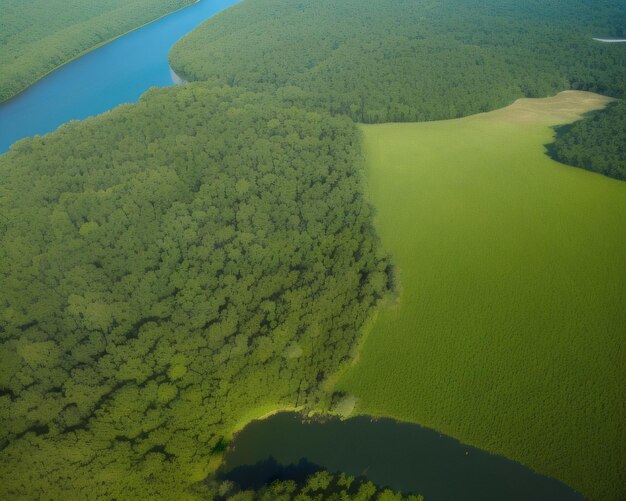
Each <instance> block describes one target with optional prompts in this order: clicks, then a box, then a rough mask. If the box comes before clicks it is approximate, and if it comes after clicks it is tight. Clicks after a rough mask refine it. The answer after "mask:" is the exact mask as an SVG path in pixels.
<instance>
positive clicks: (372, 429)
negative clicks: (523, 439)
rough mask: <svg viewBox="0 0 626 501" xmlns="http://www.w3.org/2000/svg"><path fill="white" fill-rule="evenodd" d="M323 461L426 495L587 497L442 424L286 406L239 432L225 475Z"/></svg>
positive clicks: (275, 473)
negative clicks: (306, 417)
mask: <svg viewBox="0 0 626 501" xmlns="http://www.w3.org/2000/svg"><path fill="white" fill-rule="evenodd" d="M290 465H291V466H290ZM319 469H328V470H330V471H332V472H339V471H343V472H346V473H348V474H350V475H353V476H359V475H365V476H367V478H368V479H369V480H371V481H372V482H374V483H375V484H377V485H379V486H386V487H391V488H393V489H395V490H399V491H403V492H406V493H415V494H422V495H424V496H425V498H426V500H427V501H461V500H468V501H474V500H475V501H491V500H493V501H518V500H519V501H530V500H532V501H544V500H545V501H565V500H568V501H569V500H576V501H580V500H582V499H584V498H583V496H581V495H580V494H578V493H577V492H575V491H574V490H572V489H571V488H569V487H567V486H566V485H564V484H562V483H560V482H558V481H557V480H554V479H551V478H548V477H544V476H542V475H538V474H536V473H534V472H532V471H531V470H529V469H528V468H526V467H524V466H522V465H520V464H519V463H515V462H514V461H510V460H508V459H506V458H503V457H500V456H494V455H491V454H488V453H486V452H483V451H481V450H478V449H475V448H473V447H469V446H466V445H463V444H461V443H460V442H457V441H456V440H453V439H451V438H449V437H446V436H445V435H441V434H439V433H437V432H435V431H432V430H429V429H426V428H422V427H420V426H417V425H412V424H407V423H399V422H396V421H393V420H391V419H379V420H375V421H373V420H372V419H371V418H368V417H363V416H361V417H356V418H352V419H348V420H345V421H340V420H338V419H329V420H327V421H324V422H319V421H312V422H306V423H303V422H302V419H301V417H300V416H299V415H297V414H293V413H287V412H285V413H280V414H277V415H275V416H272V417H270V418H268V419H265V420H262V421H253V422H252V423H251V424H250V425H248V426H247V427H246V428H245V429H244V430H243V431H241V433H240V434H238V435H237V436H236V438H235V440H234V442H233V444H232V445H231V448H230V450H229V451H228V452H227V454H226V460H225V464H224V465H223V467H222V468H221V470H220V472H219V476H220V477H222V478H225V479H231V480H234V481H236V482H238V483H239V484H240V485H242V486H243V487H250V486H254V487H257V486H259V485H262V484H263V483H266V482H268V481H271V480H272V479H276V478H299V477H306V475H308V474H310V473H312V472H314V471H317V470H319Z"/></svg>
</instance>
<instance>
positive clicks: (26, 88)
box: [0, 0, 201, 105]
mask: <svg viewBox="0 0 626 501" xmlns="http://www.w3.org/2000/svg"><path fill="white" fill-rule="evenodd" d="M200 1H201V0H195V1H193V2H191V3H189V4H188V5H185V6H183V7H180V8H179V9H175V10H173V11H170V12H168V13H166V14H163V15H160V16H158V17H156V18H154V19H152V20H150V21H148V22H146V23H143V24H141V25H139V26H136V27H135V28H132V29H130V30H127V31H125V32H123V33H120V34H119V35H116V36H114V37H112V38H109V39H107V40H104V41H102V42H100V43H98V44H96V45H94V46H92V47H90V48H88V49H85V50H83V51H81V52H80V53H78V54H76V55H75V56H72V57H71V58H70V59H68V60H67V61H64V62H63V63H61V64H59V65H57V66H55V67H54V68H52V69H51V70H49V71H47V72H45V73H44V74H42V75H41V76H39V77H37V78H36V79H35V80H33V81H31V82H30V83H29V84H28V85H27V86H26V87H24V88H23V89H21V90H20V91H18V92H15V93H14V94H12V95H10V96H8V97H6V98H5V99H3V100H1V101H0V105H2V104H5V103H7V102H9V101H11V100H12V99H15V98H17V97H19V96H20V95H21V94H23V93H24V92H26V91H27V90H29V89H30V88H31V87H32V86H33V85H35V84H36V83H38V82H40V81H41V80H43V79H44V78H46V77H47V76H49V75H50V74H52V73H54V72H55V71H58V70H59V69H61V68H63V67H64V66H66V65H68V64H70V63H71V62H73V61H76V60H77V59H79V58H81V57H83V56H85V55H87V54H89V53H91V52H93V51H95V50H98V49H99V48H101V47H104V46H105V45H108V44H110V43H112V42H114V41H115V40H117V39H119V38H122V37H124V36H126V35H128V34H130V33H133V32H135V31H137V30H140V29H142V28H145V27H146V26H149V25H151V24H154V23H156V22H158V21H160V20H161V19H164V18H166V17H168V16H171V15H172V14H176V13H177V12H180V11H182V10H184V9H187V8H189V7H192V6H193V5H195V4H197V3H199V2H200Z"/></svg>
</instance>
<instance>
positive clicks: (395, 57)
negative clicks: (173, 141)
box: [170, 0, 626, 123]
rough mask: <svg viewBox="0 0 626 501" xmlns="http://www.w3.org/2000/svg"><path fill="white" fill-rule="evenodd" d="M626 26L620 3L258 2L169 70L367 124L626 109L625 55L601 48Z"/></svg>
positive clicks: (193, 45) (623, 48)
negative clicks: (573, 97) (623, 104)
mask: <svg viewBox="0 0 626 501" xmlns="http://www.w3.org/2000/svg"><path fill="white" fill-rule="evenodd" d="M625 25H626V5H624V3H623V2H616V1H615V0H600V1H594V2H589V1H587V2H585V1H575V2H562V1H560V0H548V1H546V0H531V1H525V2H518V1H514V0H504V1H500V2H495V1H487V2H473V1H467V0H453V1H447V2H441V1H438V0H423V1H420V2H419V8H418V7H417V4H416V2H415V1H414V0H377V1H375V2H361V1H359V0H345V1H342V2H335V1H333V0H317V1H315V2H301V1H295V0H256V1H248V2H243V3H241V4H238V5H236V6H234V7H233V8H232V9H229V10H228V11H226V12H224V13H222V14H220V15H219V16H216V17H214V18H212V19H210V20H208V21H207V22H206V23H204V24H203V25H201V26H200V27H199V28H198V29H196V30H194V31H193V32H192V33H191V34H189V35H188V36H186V37H185V38H183V39H182V40H181V41H180V42H179V43H178V44H177V45H175V46H174V48H173V50H172V52H171V54H170V64H171V65H172V67H173V68H174V70H175V71H176V72H177V73H178V74H179V75H182V76H184V77H185V78H186V79H187V80H205V81H208V82H209V83H211V84H214V85H231V86H241V87H245V88H248V89H251V90H255V91H267V92H271V93H276V92H278V93H281V94H283V95H284V96H285V97H286V98H288V99H292V100H293V102H295V103H301V104H302V105H304V106H306V107H307V108H309V109H316V110H326V111H330V112H331V113H333V114H342V115H347V116H350V117H351V118H352V119H354V120H356V121H358V122H364V123H373V122H375V123H379V122H414V121H426V120H439V119H447V118H457V117H461V116H466V115H471V114H474V113H479V112H484V111H489V110H493V109H496V108H500V107H502V106H506V105H508V104H510V103H511V102H513V101H514V100H515V99H517V98H519V97H543V96H548V95H553V94H555V93H556V92H558V91H561V90H565V89H578V90H589V91H594V92H598V93H600V94H605V95H609V96H613V97H622V95H623V88H622V87H621V83H622V82H623V81H624V79H625V71H624V68H625V67H626V44H601V43H598V42H595V41H593V40H592V37H593V36H594V34H596V33H606V34H613V33H617V32H618V30H619V29H620V27H623V26H625ZM242 41H245V43H242ZM278 54H280V57H277V55H278Z"/></svg>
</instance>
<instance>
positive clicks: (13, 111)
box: [0, 0, 239, 153]
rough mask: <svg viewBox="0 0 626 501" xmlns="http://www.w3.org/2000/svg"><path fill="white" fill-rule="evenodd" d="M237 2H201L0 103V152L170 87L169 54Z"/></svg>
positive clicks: (78, 61)
mask: <svg viewBox="0 0 626 501" xmlns="http://www.w3.org/2000/svg"><path fill="white" fill-rule="evenodd" d="M238 1H239V0H201V1H200V2H198V3H196V4H193V5H191V6H189V7H187V8H185V9H182V10H180V11H178V12H175V13H173V14H170V15H169V16H166V17H164V18H161V19H159V20H158V21H156V22H154V23H151V24H149V25H147V26H144V27H143V28H140V29H138V30H136V31H133V32H131V33H128V34H127V35H124V36H122V37H120V38H118V39H117V40H114V41H113V42H111V43H109V44H106V45H104V46H102V47H100V48H98V49H96V50H94V51H92V52H89V53H87V54H85V55H84V56H82V57H79V58H78V59H75V60H74V61H72V62H70V63H68V64H66V65H64V66H61V67H60V68H58V69H57V70H55V71H54V72H52V73H50V74H49V75H47V76H46V77H44V78H43V79H41V80H39V81H38V82H37V83H35V84H34V85H32V86H31V87H29V88H28V89H26V90H25V91H24V92H22V93H21V94H19V95H17V96H16V97H14V98H13V99H10V100H9V101H6V102H4V103H2V104H0V153H4V152H6V151H8V150H9V147H10V146H11V145H12V144H13V143H14V142H15V141H17V140H19V139H22V138H25V137H30V136H34V135H36V134H46V133H48V132H52V131H53V130H55V129H56V128H57V127H59V126H60V125H62V124H64V123H65V122H69V121H70V120H76V119H83V118H87V117H89V116H92V115H97V114H99V113H103V112H105V111H108V110H110V109H112V108H114V107H116V106H118V105H119V104H122V103H131V102H135V101H137V100H138V99H139V96H141V94H143V93H144V92H145V91H146V90H148V88H150V87H152V86H160V87H162V86H169V85H172V83H173V82H172V75H171V73H170V68H169V65H168V62H167V55H168V52H169V50H170V49H171V47H172V46H173V45H174V43H176V41H178V40H179V39H180V38H181V37H183V36H184V35H185V34H187V33H189V32H190V31H191V30H193V29H194V28H195V27H196V26H198V25H199V24H200V23H201V22H202V21H204V20H206V19H208V18H209V17H211V16H213V15H214V14H216V13H218V12H220V11H221V10H224V9H226V8H227V7H230V6H231V5H234V4H236V3H238Z"/></svg>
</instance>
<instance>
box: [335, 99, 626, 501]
mask: <svg viewBox="0 0 626 501" xmlns="http://www.w3.org/2000/svg"><path fill="white" fill-rule="evenodd" d="M605 103H606V100H605V99H604V98H602V97H600V96H596V95H593V94H587V93H582V92H580V93H579V92H566V93H562V94H559V95H558V96H557V97H555V98H549V99H537V100H528V99H527V100H520V101H518V102H516V103H515V104H514V105H512V106H510V107H508V108H505V109H502V110H498V111H495V112H492V113H487V114H481V115H475V116H472V117H468V118H464V119H459V120H449V121H441V122H431V123H417V124H413V123H412V124H383V125H371V126H363V132H364V135H365V147H366V153H367V157H368V164H369V168H368V169H369V170H368V176H369V183H368V184H369V188H368V189H369V193H370V196H371V200H372V202H373V203H374V205H375V206H376V207H377V209H378V216H377V227H378V230H379V232H380V235H381V238H382V240H383V244H384V245H385V246H386V248H387V249H388V250H389V251H390V252H391V253H392V255H393V258H394V261H395V263H396V265H397V267H398V277H399V282H400V296H399V298H398V301H397V303H396V304H394V305H391V306H389V307H387V308H384V309H383V310H382V311H381V312H380V314H379V316H378V319H377V321H376V323H375V324H374V326H373V328H372V330H371V331H370V332H369V333H368V334H367V337H366V338H365V341H364V343H363V345H362V348H361V352H360V356H359V357H358V362H357V363H356V364H355V365H354V366H353V367H351V368H350V369H349V370H348V371H347V372H346V373H345V374H344V375H343V376H342V378H341V379H340V381H339V383H338V385H337V386H338V388H340V389H342V390H344V391H347V392H349V393H351V394H354V395H356V396H357V397H358V398H359V402H358V404H357V409H356V411H357V412H358V413H369V414H373V415H386V416H393V417H396V418H398V419H402V420H407V421H413V422H417V423H420V424H422V425H425V426H428V427H431V428H434V429H436V430H439V431H441V432H444V433H446V434H449V435H451V436H453V437H456V438H458V439H460V440H461V441H463V442H466V443H469V444H472V445H475V446H478V447H481V448H483V449H487V450H489V451H493V452H496V453H499V454H503V455H505V456H508V457H510V458H513V459H515V460H518V461H520V462H522V463H525V464H527V465H529V466H531V467H533V468H534V469H536V470H537V471H539V472H541V473H544V474H548V475H551V476H554V477H556V478H558V479H560V480H562V481H564V482H566V483H567V484H569V485H571V486H573V487H574V488H576V489H578V490H580V491H581V492H582V493H584V494H586V495H588V496H590V497H591V498H593V499H602V500H618V499H626V476H625V474H626V427H625V424H624V423H625V422H626V350H625V348H624V341H625V340H626V335H625V331H624V329H625V325H626V309H625V306H626V266H625V262H626V231H625V224H624V223H625V215H626V183H624V182H622V181H616V180H612V179H609V178H606V177H603V176H601V175H598V174H592V173H589V172H586V171H583V170H581V169H577V168H572V167H568V166H565V165H562V164H559V163H556V162H554V161H552V160H551V159H550V158H549V157H547V156H546V155H545V154H544V147H543V145H544V144H546V143H549V142H550V141H551V140H552V137H553V130H552V129H551V126H552V125H555V124H559V123H564V122H568V121H572V120H574V119H575V118H577V117H578V116H579V115H580V114H581V113H582V112H584V111H588V110H591V109H594V108H599V107H602V106H603V105H604V104H605Z"/></svg>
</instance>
